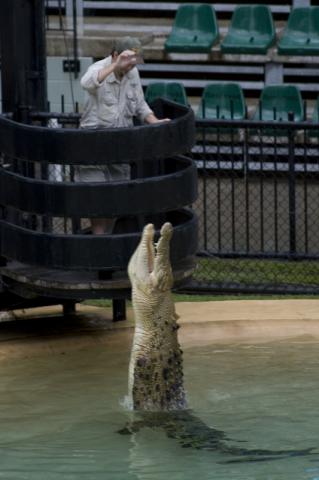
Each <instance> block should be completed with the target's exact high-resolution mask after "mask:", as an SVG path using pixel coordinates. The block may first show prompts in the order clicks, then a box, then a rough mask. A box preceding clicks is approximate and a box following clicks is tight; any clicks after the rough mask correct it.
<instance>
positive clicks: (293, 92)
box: [253, 85, 304, 122]
mask: <svg viewBox="0 0 319 480" xmlns="http://www.w3.org/2000/svg"><path fill="white" fill-rule="evenodd" d="M290 112H292V113H293V114H294V120H295V121H296V122H302V121H303V116H304V112H303V104H302V98H301V93H300V91H299V89H298V88H297V87H295V86H294V85H268V86H266V87H264V89H263V91H262V93H261V96H260V100H259V106H258V108H257V109H256V111H255V114H254V116H253V118H254V120H264V121H272V120H278V121H287V120H288V114H289V113H290Z"/></svg>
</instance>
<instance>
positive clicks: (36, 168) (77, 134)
mask: <svg viewBox="0 0 319 480" xmlns="http://www.w3.org/2000/svg"><path fill="white" fill-rule="evenodd" d="M153 108H154V110H155V112H156V114H157V115H159V116H161V115H162V116H165V117H170V118H171V121H170V122H168V123H162V124H157V125H148V126H136V127H133V128H120V129H108V130H99V129H98V130H80V129H72V128H66V129H59V128H47V127H42V126H36V125H25V124H19V123H16V122H14V121H12V120H9V119H8V118H5V117H0V152H1V161H0V212H1V216H0V253H1V255H2V256H3V257H5V258H6V259H8V260H16V261H19V262H23V263H25V264H28V265H33V266H40V267H46V268H54V269H55V268H57V269H70V270H103V269H115V270H116V269H118V270H121V269H125V268H126V265H127V262H128V260H129V258H130V256H131V254H132V253H133V251H134V249H135V247H136V245H137V243H138V240H139V237H140V233H141V229H142V227H143V225H144V224H145V223H148V222H152V223H154V225H155V227H156V228H160V226H161V225H162V223H163V222H165V221H171V222H172V224H173V227H174V234H173V239H172V262H173V266H174V264H178V263H180V262H181V261H182V260H183V259H184V258H187V257H189V256H192V255H194V254H195V253H196V249H197V221H196V218H195V216H194V214H193V213H192V211H191V210H188V209H185V208H183V207H185V206H187V205H190V204H191V203H192V202H194V200H195V199H196V196H197V173H196V167H195V166H194V165H193V163H192V161H191V160H190V159H189V158H187V157H186V156H184V154H185V152H188V151H189V150H190V149H191V147H192V145H193V143H194V132H195V127H194V118H193V113H192V112H191V110H190V109H188V108H185V107H183V106H180V105H177V104H175V103H173V102H169V101H164V100H159V101H157V102H155V103H154V104H153ZM110 163H117V164H123V163H125V164H128V165H130V170H131V178H130V180H127V181H120V182H110V183H107V182H80V181H77V176H76V171H77V168H78V167H79V166H86V167H87V166H89V165H91V166H98V165H101V166H103V165H108V164H110ZM56 172H57V173H56ZM111 217H113V218H116V219H117V223H116V227H115V232H114V234H112V235H91V234H89V233H90V232H89V227H88V225H89V222H86V221H85V220H83V219H90V218H111Z"/></svg>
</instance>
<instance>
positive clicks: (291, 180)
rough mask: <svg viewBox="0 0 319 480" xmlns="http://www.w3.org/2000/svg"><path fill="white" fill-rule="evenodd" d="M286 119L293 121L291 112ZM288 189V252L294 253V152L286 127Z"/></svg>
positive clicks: (291, 137)
mask: <svg viewBox="0 0 319 480" xmlns="http://www.w3.org/2000/svg"><path fill="white" fill-rule="evenodd" d="M288 120H289V121H290V122H293V121H294V114H293V112H289V113H288ZM288 164H289V173H288V190H289V253H290V254H294V253H296V174H295V153H294V130H292V129H291V128H289V129H288Z"/></svg>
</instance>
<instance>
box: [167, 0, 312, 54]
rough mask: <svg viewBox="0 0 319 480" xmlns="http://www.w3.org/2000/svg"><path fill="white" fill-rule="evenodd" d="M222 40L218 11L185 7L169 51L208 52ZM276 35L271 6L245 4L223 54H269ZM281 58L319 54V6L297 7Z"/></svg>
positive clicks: (234, 20)
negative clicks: (220, 37)
mask: <svg viewBox="0 0 319 480" xmlns="http://www.w3.org/2000/svg"><path fill="white" fill-rule="evenodd" d="M218 39H219V29H218V24H217V20H216V14H215V10H214V8H213V6H212V5H209V4H186V5H181V6H180V7H179V8H178V10H177V12H176V16H175V20H174V24H173V28H172V31H171V33H170V35H169V37H168V38H167V40H166V42H165V50H166V51H167V52H180V53H205V52H206V53H208V52H210V50H211V48H212V46H213V45H214V44H215V43H216V42H217V41H218ZM275 39H276V32H275V27H274V21H273V17H272V13H271V10H270V8H269V7H268V5H241V6H237V7H236V8H235V10H234V12H233V15H232V19H231V22H230V27H229V30H228V32H227V35H226V36H225V38H224V39H223V41H222V42H221V51H222V52H223V53H238V54H265V53H267V50H268V48H269V47H270V46H272V45H273V44H274V43H275ZM278 54H279V55H319V7H296V8H293V9H292V10H291V12H290V14H289V18H288V22H287V26H286V29H285V31H284V33H283V36H282V37H281V39H280V40H279V43H278Z"/></svg>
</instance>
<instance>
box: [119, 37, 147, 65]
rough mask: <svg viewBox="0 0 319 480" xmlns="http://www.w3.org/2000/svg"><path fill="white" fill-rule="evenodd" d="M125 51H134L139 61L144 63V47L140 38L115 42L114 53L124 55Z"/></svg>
mask: <svg viewBox="0 0 319 480" xmlns="http://www.w3.org/2000/svg"><path fill="white" fill-rule="evenodd" d="M124 50H132V51H133V52H135V53H136V55H137V57H138V59H139V60H141V61H143V47H142V44H141V42H140V40H139V39H138V38H136V37H122V38H118V39H117V40H115V42H114V47H113V51H115V52H117V53H122V52H124Z"/></svg>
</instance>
